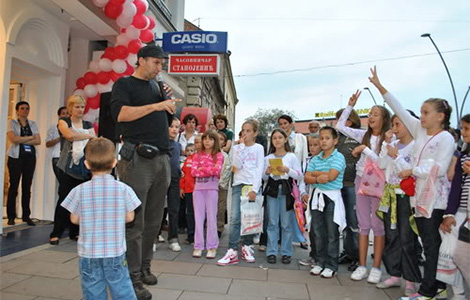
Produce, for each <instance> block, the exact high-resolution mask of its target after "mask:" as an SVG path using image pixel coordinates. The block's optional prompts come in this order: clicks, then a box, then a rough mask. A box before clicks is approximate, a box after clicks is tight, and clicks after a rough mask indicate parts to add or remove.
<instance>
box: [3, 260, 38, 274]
mask: <svg viewBox="0 0 470 300" xmlns="http://www.w3.org/2000/svg"><path fill="white" fill-rule="evenodd" d="M30 262H31V261H30V260H26V259H22V258H16V259H12V260H9V261H5V262H2V263H0V271H2V272H6V271H9V270H11V269H14V268H16V267H18V266H21V265H24V264H27V263H30Z"/></svg>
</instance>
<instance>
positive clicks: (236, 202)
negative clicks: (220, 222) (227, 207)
mask: <svg viewBox="0 0 470 300" xmlns="http://www.w3.org/2000/svg"><path fill="white" fill-rule="evenodd" d="M242 187H243V185H242V184H241V185H237V186H234V187H232V211H231V214H230V236H229V242H228V247H229V248H230V249H234V250H237V249H238V244H239V243H240V239H242V242H243V245H247V246H250V245H253V236H254V234H250V235H244V236H242V237H241V236H240V226H241V210H240V205H241V200H240V196H241V193H242Z"/></svg>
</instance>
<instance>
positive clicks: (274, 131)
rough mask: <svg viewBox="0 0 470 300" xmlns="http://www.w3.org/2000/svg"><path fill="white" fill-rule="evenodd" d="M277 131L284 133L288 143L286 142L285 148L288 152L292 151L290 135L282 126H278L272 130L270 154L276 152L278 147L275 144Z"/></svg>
mask: <svg viewBox="0 0 470 300" xmlns="http://www.w3.org/2000/svg"><path fill="white" fill-rule="evenodd" d="M277 132H279V133H280V134H282V135H283V136H284V138H285V139H286V143H285V144H284V149H285V150H286V151H287V152H292V149H291V147H290V145H289V137H288V136H287V133H286V132H285V131H284V130H282V129H281V128H276V129H274V130H273V131H272V132H271V139H270V143H269V152H268V154H271V153H274V152H276V147H274V145H273V136H274V134H275V133H277Z"/></svg>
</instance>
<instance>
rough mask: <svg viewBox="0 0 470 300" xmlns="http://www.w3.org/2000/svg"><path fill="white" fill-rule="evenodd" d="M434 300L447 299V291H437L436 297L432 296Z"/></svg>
mask: <svg viewBox="0 0 470 300" xmlns="http://www.w3.org/2000/svg"><path fill="white" fill-rule="evenodd" d="M434 299H436V300H443V299H447V289H438V290H437V294H436V296H434Z"/></svg>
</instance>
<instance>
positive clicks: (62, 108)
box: [57, 106, 67, 116]
mask: <svg viewBox="0 0 470 300" xmlns="http://www.w3.org/2000/svg"><path fill="white" fill-rule="evenodd" d="M64 109H65V110H67V107H65V106H61V107H59V109H58V110H57V115H58V116H60V113H61V112H62V111H63V110H64Z"/></svg>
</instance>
